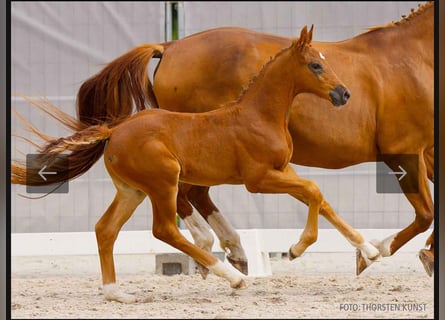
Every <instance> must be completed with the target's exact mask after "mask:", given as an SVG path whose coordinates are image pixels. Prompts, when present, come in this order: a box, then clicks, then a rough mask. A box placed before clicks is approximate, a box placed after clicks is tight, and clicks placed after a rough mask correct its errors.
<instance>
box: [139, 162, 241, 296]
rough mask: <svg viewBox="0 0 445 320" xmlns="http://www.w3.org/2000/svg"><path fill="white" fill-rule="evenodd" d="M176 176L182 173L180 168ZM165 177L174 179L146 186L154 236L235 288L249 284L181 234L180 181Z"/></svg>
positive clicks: (238, 273) (233, 270) (237, 272)
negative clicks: (178, 221) (178, 210)
mask: <svg viewBox="0 0 445 320" xmlns="http://www.w3.org/2000/svg"><path fill="white" fill-rule="evenodd" d="M169 174H171V172H170V173H169ZM173 174H174V173H173ZM177 176H179V167H178V175H177ZM161 177H162V176H161ZM162 178H164V177H162ZM166 180H171V179H168V178H167V179H165V180H163V182H164V183H162V186H161V187H160V188H158V187H156V188H147V190H145V191H146V193H147V194H148V195H149V196H150V199H151V202H152V206H153V235H154V236H155V237H156V238H158V239H160V240H161V241H164V242H166V243H168V244H170V245H171V246H173V247H175V248H176V249H178V250H181V251H182V252H184V253H186V254H187V255H189V256H190V257H192V258H193V259H195V260H196V261H197V262H198V263H200V264H202V265H203V266H204V267H206V268H207V269H209V270H210V271H211V272H212V273H214V274H216V275H217V276H220V277H223V278H225V279H227V280H228V281H229V282H230V285H231V287H232V288H244V287H246V286H247V285H246V283H245V281H244V279H243V275H242V274H241V273H240V272H239V271H238V270H236V269H234V268H232V267H230V268H229V266H227V265H226V264H224V263H223V262H221V261H220V260H218V259H217V258H215V257H214V256H213V255H211V254H210V253H209V252H207V251H205V250H203V249H201V248H199V247H198V246H196V245H195V244H193V243H191V242H189V241H188V240H187V239H186V238H185V237H184V236H183V235H182V234H181V232H180V231H179V229H178V227H177V226H176V223H175V215H176V201H177V191H178V184H177V183H178V182H177V181H176V182H173V183H170V184H167V181H166ZM157 186H159V184H158V185H157Z"/></svg>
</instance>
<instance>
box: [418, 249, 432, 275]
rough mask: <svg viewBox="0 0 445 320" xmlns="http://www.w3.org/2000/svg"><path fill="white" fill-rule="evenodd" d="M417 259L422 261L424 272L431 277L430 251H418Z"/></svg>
mask: <svg viewBox="0 0 445 320" xmlns="http://www.w3.org/2000/svg"><path fill="white" fill-rule="evenodd" d="M419 259H420V261H422V264H423V267H424V268H425V271H426V273H427V274H428V275H429V276H430V277H431V276H432V275H433V272H434V255H433V253H432V252H431V251H429V250H426V249H422V250H420V252H419Z"/></svg>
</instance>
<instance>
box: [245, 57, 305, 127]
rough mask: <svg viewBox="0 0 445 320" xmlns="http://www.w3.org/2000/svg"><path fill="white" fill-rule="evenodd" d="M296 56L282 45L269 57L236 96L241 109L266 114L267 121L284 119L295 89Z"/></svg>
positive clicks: (250, 112)
mask: <svg viewBox="0 0 445 320" xmlns="http://www.w3.org/2000/svg"><path fill="white" fill-rule="evenodd" d="M296 64H297V61H296V57H293V54H292V49H284V50H283V52H280V53H278V54H277V55H276V56H275V58H274V59H273V60H272V61H269V62H268V63H267V64H266V65H265V66H264V67H263V69H262V70H261V71H260V72H259V74H258V75H257V76H256V77H255V78H254V79H253V80H252V81H251V83H250V84H249V87H248V88H247V90H246V91H245V92H244V94H243V95H242V96H241V97H240V99H239V100H238V104H239V107H240V109H242V111H241V112H246V113H249V114H250V115H251V116H254V115H257V116H260V117H266V118H267V121H268V122H280V123H281V122H282V121H284V120H286V117H287V114H288V111H289V109H290V107H291V105H292V101H293V100H294V98H295V96H296V95H297V93H299V92H298V86H297V81H296V80H297V79H296V77H297V72H296V70H295V66H296Z"/></svg>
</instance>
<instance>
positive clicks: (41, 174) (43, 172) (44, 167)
mask: <svg viewBox="0 0 445 320" xmlns="http://www.w3.org/2000/svg"><path fill="white" fill-rule="evenodd" d="M45 169H46V165H45V166H43V168H42V169H40V171H39V176H41V177H42V179H43V180H45V181H46V180H47V179H46V177H45V176H44V175H45V174H57V172H55V171H46V172H45V171H43V170H45Z"/></svg>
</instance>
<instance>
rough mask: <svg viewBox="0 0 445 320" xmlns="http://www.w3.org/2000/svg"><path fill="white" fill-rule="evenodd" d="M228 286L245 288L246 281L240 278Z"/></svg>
mask: <svg viewBox="0 0 445 320" xmlns="http://www.w3.org/2000/svg"><path fill="white" fill-rule="evenodd" d="M230 286H231V287H232V288H233V289H245V288H247V283H246V281H244V279H241V280H240V281H238V282H236V283H232V284H231V285H230Z"/></svg>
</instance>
